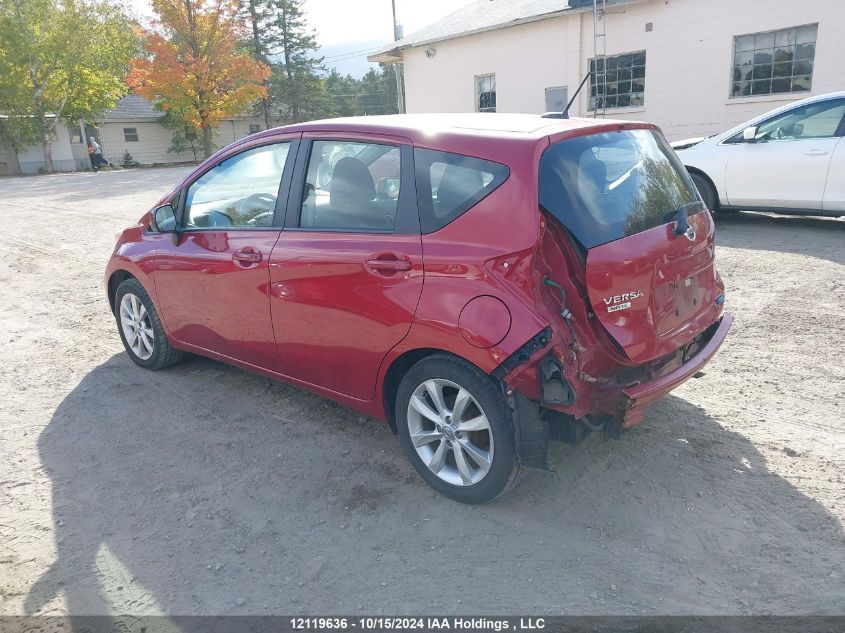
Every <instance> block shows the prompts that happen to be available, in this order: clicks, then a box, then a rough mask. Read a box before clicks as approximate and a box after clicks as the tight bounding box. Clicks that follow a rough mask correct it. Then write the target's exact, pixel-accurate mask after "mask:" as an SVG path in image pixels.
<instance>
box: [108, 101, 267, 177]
mask: <svg viewBox="0 0 845 633" xmlns="http://www.w3.org/2000/svg"><path fill="white" fill-rule="evenodd" d="M163 116H164V113H163V112H161V111H159V110H155V109H154V108H153V104H152V102H151V101H149V100H148V99H145V98H144V97H141V96H140V95H129V96H127V97H123V98H122V99H121V100H120V101H119V102H118V104H117V107H116V108H115V109H114V110H111V111H110V112H107V113H106V114H105V115H103V116H102V117H101V118H100V119H99V120H98V121H97V128H98V130H97V131H95V132H94V135H95V136H97V137H98V139H99V141H100V145H101V146H102V149H103V154H104V155H105V156H107V157H108V159H109V160H110V161H111V162H113V163H119V162H120V159H121V157H122V156H123V154H124V153H125V152H129V154H131V155H132V157H133V158H134V159H135V160H136V161H137V162H139V163H140V164H142V165H156V164H165V163H187V162H195V161H196V160H197V159H200V160H202V139H199V141H198V147H199V153H198V154H197V156H196V157H195V156H194V153H193V152H192V151H191V150H187V151H182V152H171V151H170V147H171V142H172V141H173V132H172V131H171V130H168V129H166V128H165V127H164V126H162V125H161V123H159V120H160V119H161V117H163ZM277 125H278V123H277ZM265 127H266V126H265V125H264V119H263V117H258V116H254V115H242V116H231V117H227V118H226V119H224V120H223V121H221V122H220V125H218V126H217V129H216V131H215V135H214V144H215V145H216V146H217V147H224V146H226V145H228V144H229V143H232V142H234V141H237V140H238V139H241V138H243V137H245V136H249V135H250V134H255V133H256V132H260V131H261V130H263V129H264V128H265ZM98 132H99V133H98Z"/></svg>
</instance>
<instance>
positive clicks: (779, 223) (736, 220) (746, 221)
mask: <svg viewBox="0 0 845 633" xmlns="http://www.w3.org/2000/svg"><path fill="white" fill-rule="evenodd" d="M843 240H845V222H843V221H841V220H836V219H834V218H822V217H798V216H779V215H773V214H765V213H750V212H742V213H734V214H730V215H722V214H717V215H716V244H717V245H718V246H728V247H732V248H748V249H754V250H767V251H777V252H781V253H794V254H797V255H807V256H810V257H819V258H823V259H829V260H830V261H832V262H835V263H837V264H845V246H843Z"/></svg>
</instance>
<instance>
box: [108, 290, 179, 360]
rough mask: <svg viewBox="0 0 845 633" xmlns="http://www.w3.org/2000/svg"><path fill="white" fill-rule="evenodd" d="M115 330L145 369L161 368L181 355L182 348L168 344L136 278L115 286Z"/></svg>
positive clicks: (132, 356) (131, 356)
mask: <svg viewBox="0 0 845 633" xmlns="http://www.w3.org/2000/svg"><path fill="white" fill-rule="evenodd" d="M114 305H115V315H114V316H115V318H116V319H117V330H118V332H119V333H120V340H122V341H123V347H125V348H126V353H127V354H129V358H131V359H132V360H133V361H134V362H135V363H136V364H137V365H140V366H141V367H143V368H145V369H152V370H157V369H163V368H165V367H168V366H170V365H173V364H174V363H177V362H179V361H180V360H181V359H182V356H183V352H182V351H180V350H177V349H174V348H173V347H171V345H170V342H169V341H168V340H167V335H166V334H165V333H164V327H163V326H162V324H161V319H160V318H159V316H158V312H156V309H155V306H154V305H153V302H152V299H150V296H149V295H148V294H147V291H146V290H144V286H142V285H141V282H139V281H138V280H137V279H134V278H132V279H127V280H126V281H124V282H123V283H121V284H120V285H119V286H118V287H117V292H116V293H115V299H114Z"/></svg>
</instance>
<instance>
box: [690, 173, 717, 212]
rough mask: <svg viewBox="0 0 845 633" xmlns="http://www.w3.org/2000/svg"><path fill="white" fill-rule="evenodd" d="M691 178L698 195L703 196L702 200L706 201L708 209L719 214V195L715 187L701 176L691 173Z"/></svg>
mask: <svg viewBox="0 0 845 633" xmlns="http://www.w3.org/2000/svg"><path fill="white" fill-rule="evenodd" d="M690 178H692V181H693V182H694V183H695V187H696V189H698V193H700V194H701V198H702V200H704V204H706V205H707V208H708V209H710V212H711V213H716V212H718V211H719V194H718V193H716V188H715V187H713V185H712V184H711V183H710V181H709V180H708V179H707V178H705V177H704V176H702V175H701V174H698V173H695V172H690Z"/></svg>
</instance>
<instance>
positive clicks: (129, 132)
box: [123, 127, 138, 143]
mask: <svg viewBox="0 0 845 633" xmlns="http://www.w3.org/2000/svg"><path fill="white" fill-rule="evenodd" d="M123 140H124V141H126V142H127V143H137V142H138V128H136V127H125V128H123Z"/></svg>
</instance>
